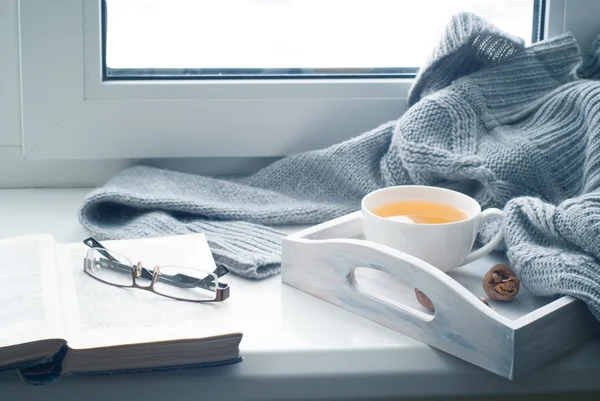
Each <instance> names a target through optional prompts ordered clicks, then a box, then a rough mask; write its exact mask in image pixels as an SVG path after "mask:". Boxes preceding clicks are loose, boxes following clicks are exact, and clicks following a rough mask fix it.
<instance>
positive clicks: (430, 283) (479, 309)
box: [281, 238, 514, 378]
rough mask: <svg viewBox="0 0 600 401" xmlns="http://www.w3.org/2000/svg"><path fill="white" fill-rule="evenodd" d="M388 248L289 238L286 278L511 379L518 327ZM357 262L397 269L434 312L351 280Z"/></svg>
mask: <svg viewBox="0 0 600 401" xmlns="http://www.w3.org/2000/svg"><path fill="white" fill-rule="evenodd" d="M388 249H389V248H387V247H383V248H381V247H378V246H377V244H372V243H369V242H367V241H361V240H350V239H348V240H323V241H310V240H302V239H298V238H294V239H291V240H290V239H285V240H284V242H283V255H282V276H281V277H282V282H283V283H285V284H288V285H290V286H292V287H295V288H297V289H299V290H301V291H303V292H306V293H308V294H311V295H313V296H315V297H317V298H320V299H322V300H324V301H327V302H329V303H331V304H334V305H337V306H339V307H341V308H343V309H346V310H348V311H350V312H353V313H356V314H358V315H360V316H363V317H365V318H367V319H369V320H371V321H374V322H376V323H379V324H382V325H384V326H386V327H388V328H390V329H392V330H395V331H397V332H400V333H402V334H405V335H407V336H409V337H412V338H414V339H416V340H419V341H421V342H424V343H426V344H429V345H431V346H433V347H436V348H438V349H440V350H443V351H445V352H447V353H449V354H451V355H454V356H456V357H459V358H461V359H463V360H465V361H468V362H470V363H473V364H475V365H477V366H480V367H482V368H484V369H487V370H489V371H491V372H494V373H496V374H498V375H501V376H504V377H507V378H512V367H513V351H514V330H513V329H512V328H510V327H508V326H507V325H506V324H504V323H503V322H501V321H499V320H498V319H500V320H501V317H500V316H499V317H498V319H497V318H494V317H493V314H494V313H495V312H493V311H490V310H489V308H488V307H487V306H485V305H484V304H483V303H482V302H481V301H479V300H478V299H477V298H476V297H475V296H474V295H473V294H471V293H470V292H468V291H467V290H464V288H462V287H461V286H460V285H459V284H458V283H456V282H455V281H454V280H453V279H452V278H451V277H449V276H448V275H446V274H443V273H441V272H440V271H439V270H437V269H435V268H433V267H431V266H429V265H426V264H425V262H423V261H420V260H418V259H416V258H412V257H410V256H408V255H405V254H403V253H400V252H394V250H389V251H388ZM425 265H426V266H425ZM356 267H366V268H372V269H377V270H380V271H383V272H386V273H389V274H392V275H394V276H396V277H398V278H399V279H401V280H404V281H405V282H407V283H409V284H411V285H412V286H414V287H417V288H419V289H421V290H422V291H423V292H424V293H426V294H427V296H429V298H430V299H431V300H432V301H433V303H434V304H435V308H436V310H435V314H434V316H433V317H431V316H427V315H426V314H419V313H411V312H410V311H407V310H404V309H402V308H398V307H395V306H392V305H390V304H389V303H386V302H382V301H381V300H379V299H377V298H374V297H372V296H370V295H368V294H365V293H363V292H361V291H359V290H358V289H357V288H356V287H355V286H353V285H352V282H351V280H352V277H353V270H354V268H356Z"/></svg>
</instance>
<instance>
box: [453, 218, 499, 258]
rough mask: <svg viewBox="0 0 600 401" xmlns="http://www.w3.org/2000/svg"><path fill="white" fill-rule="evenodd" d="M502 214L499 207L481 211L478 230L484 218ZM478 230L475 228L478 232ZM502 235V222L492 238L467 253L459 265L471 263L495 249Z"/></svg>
mask: <svg viewBox="0 0 600 401" xmlns="http://www.w3.org/2000/svg"><path fill="white" fill-rule="evenodd" d="M503 216H504V213H503V212H502V210H500V209H496V208H490V209H486V210H484V211H483V212H481V214H480V215H479V218H480V220H479V230H480V229H481V227H483V224H484V223H485V221H486V220H488V219H490V218H492V217H500V218H502V217H503ZM479 230H477V231H478V232H479ZM503 237H504V228H503V226H502V224H500V230H498V232H497V233H496V235H494V238H492V239H491V240H490V242H488V243H487V244H485V245H484V246H482V247H481V248H479V249H478V250H476V251H473V252H471V253H470V254H468V255H467V257H466V258H465V260H463V262H462V263H461V264H460V265H459V266H463V265H466V264H468V263H471V262H473V261H475V260H477V259H479V258H481V257H483V256H485V255H487V254H489V253H490V252H492V251H493V250H494V249H496V247H498V245H500V243H501V242H502V238H503Z"/></svg>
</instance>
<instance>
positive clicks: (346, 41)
mask: <svg viewBox="0 0 600 401" xmlns="http://www.w3.org/2000/svg"><path fill="white" fill-rule="evenodd" d="M104 6H105V7H104V10H103V11H104V12H103V18H104V24H105V27H106V31H105V32H104V40H105V47H106V56H105V60H104V63H105V64H104V65H105V75H104V79H136V78H145V79H148V78H165V77H169V78H176V79H197V78H212V79H215V78H220V79H223V78H224V79H231V78H244V77H253V78H274V77H280V78H292V77H293V78H298V77H302V78H305V77H307V76H308V77H311V78H315V77H326V78H331V77H371V76H374V77H381V76H391V77H397V76H401V77H404V76H410V75H414V73H415V72H416V70H417V68H418V66H419V65H421V64H422V62H423V60H425V59H426V57H427V56H428V55H429V52H430V51H431V49H432V48H433V46H435V44H436V43H437V41H438V40H439V37H440V34H441V32H442V29H443V28H444V26H445V25H446V24H447V22H448V19H449V18H450V16H452V15H453V14H455V13H458V12H460V11H471V12H474V13H476V14H479V15H481V16H483V17H484V18H486V19H487V20H488V21H490V22H491V23H493V24H496V25H497V26H499V27H501V28H502V29H505V30H507V31H509V32H511V33H513V34H515V35H517V36H519V37H522V38H525V39H526V40H527V42H528V43H531V41H532V40H533V41H535V40H538V39H539V33H540V31H541V30H540V24H541V22H542V21H541V15H542V13H541V7H542V6H543V2H541V1H540V0H500V1H498V0H497V1H493V2H491V1H488V2H484V1H481V0H453V1H449V0H443V1H440V0H419V1H412V0H409V1H406V0H405V1H402V0H219V1H198V0H169V1H165V0H105V4H104ZM532 21H533V23H532Z"/></svg>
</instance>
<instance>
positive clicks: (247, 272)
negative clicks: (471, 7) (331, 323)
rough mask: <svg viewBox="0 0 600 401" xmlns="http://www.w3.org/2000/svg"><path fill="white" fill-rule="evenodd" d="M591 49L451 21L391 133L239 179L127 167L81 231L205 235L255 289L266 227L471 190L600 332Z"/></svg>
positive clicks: (539, 278) (527, 259) (387, 127)
mask: <svg viewBox="0 0 600 401" xmlns="http://www.w3.org/2000/svg"><path fill="white" fill-rule="evenodd" d="M598 43H599V42H598V41H597V42H596V43H595V45H594V48H593V49H592V51H591V52H590V54H589V55H588V57H587V58H586V59H584V58H583V57H582V56H581V54H580V49H579V47H578V44H577V43H576V40H575V39H574V37H573V36H572V35H571V34H564V35H561V36H559V37H556V38H552V39H549V40H546V41H543V42H539V43H535V44H533V45H531V46H529V47H526V46H525V45H524V43H523V41H522V40H521V39H519V38H515V37H513V36H511V35H509V34H507V33H506V32H502V31H501V30H499V29H497V28H496V27H494V26H492V25H491V24H488V23H487V22H486V21H484V20H482V19H480V18H479V17H477V16H476V15H473V14H469V13H462V14H459V15H456V16H455V17H453V18H452V19H451V21H450V23H449V24H448V26H447V27H446V30H445V32H444V34H443V35H442V37H441V40H440V42H439V44H438V46H436V47H435V48H434V50H433V52H432V54H431V57H430V58H429V60H427V62H426V63H425V64H424V65H423V67H422V68H421V69H420V71H419V74H418V76H417V78H416V80H415V83H414V85H413V86H412V88H411V91H410V94H409V99H408V101H409V106H410V107H409V109H408V111H407V112H406V113H404V114H403V115H402V116H400V117H399V118H398V119H397V120H394V121H389V122H386V123H384V124H382V125H381V126H379V127H375V128H374V129H373V130H371V131H370V132H366V133H364V134H362V135H359V136H357V137H354V138H352V139H350V140H348V141H345V142H343V143H339V144H336V145H334V146H331V147H329V148H326V149H321V150H316V151H311V152H306V153H302V154H297V155H292V156H288V157H286V158H283V159H281V160H279V161H277V162H275V163H273V164H271V165H269V166H267V167H265V168H264V169H262V170H260V171H259V172H257V173H255V174H253V175H250V176H247V177H243V178H236V179H219V178H210V177H202V176H197V175H192V174H186V173H180V172H174V171H168V170H163V169H156V168H151V167H147V166H135V167H132V168H129V169H126V170H124V171H122V172H121V173H119V174H117V175H116V176H115V177H114V178H112V179H111V180H110V181H109V182H108V183H106V184H105V185H104V186H103V187H101V188H98V189H96V190H94V191H93V192H92V193H90V194H89V196H88V197H87V198H86V199H85V201H84V202H83V204H82V205H81V208H80V210H79V218H80V221H81V223H82V224H83V225H84V226H85V227H86V228H87V230H89V231H90V233H91V234H93V235H95V236H97V237H99V238H101V239H119V238H132V237H134V238H138V237H147V236H158V235H172V234H185V233H190V232H204V233H205V234H206V236H207V239H208V241H209V245H210V247H211V249H212V252H213V254H214V257H215V261H216V262H217V263H218V264H222V265H225V266H227V267H228V268H229V269H230V270H231V271H232V272H233V273H237V274H239V275H242V276H246V277H251V278H263V277H267V276H270V275H272V274H275V273H277V272H279V268H280V257H281V239H282V236H283V235H282V234H281V233H280V232H278V231H277V230H275V229H273V228H270V227H276V226H278V225H284V224H316V223H320V222H323V221H326V220H329V219H332V218H335V217H338V216H341V215H343V214H346V213H350V212H353V211H356V210H359V209H360V200H361V199H362V197H363V196H364V195H366V194H367V193H369V192H370V191H373V190H376V189H378V188H382V187H386V186H392V185H403V184H420V185H448V184H456V183H470V184H471V187H472V188H473V191H472V192H471V193H470V195H472V196H473V197H474V198H475V199H477V200H478V201H479V202H480V203H481V204H482V207H484V208H487V207H498V208H503V209H504V211H505V218H504V219H503V221H502V222H501V224H503V225H504V228H505V233H506V235H505V241H504V246H505V248H504V249H505V250H506V253H507V256H508V258H509V260H510V263H511V267H513V269H514V270H515V272H516V273H517V274H518V276H519V277H520V279H521V281H522V284H523V285H524V286H525V287H527V288H528V289H529V290H530V291H532V292H534V293H536V294H539V295H572V296H574V297H576V298H579V299H581V300H583V301H584V302H586V303H587V304H588V305H589V307H590V310H591V311H592V312H593V313H594V314H595V316H596V317H597V318H599V319H600V192H597V190H598V187H599V185H600V152H599V146H600V141H599V138H598V136H599V135H600V82H598V81H597V80H596V78H597V77H598V76H600V58H599V55H600V46H599V45H598ZM257 134H259V133H257ZM497 229H498V226H497V224H496V225H494V224H491V225H489V226H488V227H486V229H485V230H484V232H483V233H482V234H481V236H480V240H481V241H486V240H487V238H489V236H491V235H493V233H494V232H495V231H496V230H497Z"/></svg>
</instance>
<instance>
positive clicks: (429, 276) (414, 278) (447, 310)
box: [295, 238, 505, 326]
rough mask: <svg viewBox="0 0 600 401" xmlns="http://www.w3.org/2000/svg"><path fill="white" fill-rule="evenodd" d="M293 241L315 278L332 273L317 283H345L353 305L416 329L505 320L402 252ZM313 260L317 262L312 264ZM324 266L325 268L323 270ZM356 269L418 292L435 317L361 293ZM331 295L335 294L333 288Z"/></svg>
mask: <svg viewBox="0 0 600 401" xmlns="http://www.w3.org/2000/svg"><path fill="white" fill-rule="evenodd" d="M295 241H299V242H305V245H306V248H305V249H304V252H310V253H312V254H313V255H314V256H313V265H314V266H315V274H325V273H322V272H324V271H329V272H330V273H331V276H330V277H321V278H320V279H319V280H330V281H331V282H339V281H341V280H343V281H345V283H340V284H342V286H343V285H344V284H345V286H346V289H347V290H350V291H351V294H346V295H343V296H347V295H351V296H352V297H353V298H355V303H356V304H360V305H362V306H363V307H366V308H377V309H382V308H383V309H386V310H387V311H388V313H393V314H403V315H404V317H405V318H407V319H410V320H411V321H412V322H413V323H414V324H417V325H419V326H422V325H424V324H428V323H430V322H432V321H435V320H447V319H449V318H450V317H455V316H456V315H461V316H471V317H472V316H473V314H480V313H483V314H484V315H487V316H488V317H491V318H493V319H495V320H502V321H504V320H505V318H503V317H502V316H501V315H498V314H497V313H492V311H491V310H490V309H489V308H488V307H487V306H485V305H484V304H483V303H482V302H481V301H480V300H479V299H477V297H476V296H475V295H473V294H472V293H471V292H470V291H469V290H467V289H466V288H465V287H463V286H462V285H461V284H460V283H458V282H457V281H456V280H454V279H453V278H452V277H450V276H449V275H447V274H446V273H444V272H442V271H441V270H439V269H437V268H435V267H433V266H432V265H430V264H428V263H427V262H425V261H423V260H421V259H418V258H416V257H413V256H411V255H408V254H406V253H404V252H400V251H398V250H395V249H393V248H390V247H388V246H385V245H381V244H378V243H374V242H370V241H366V240H362V239H349V238H344V239H325V240H307V239H302V240H300V239H296V240H295ZM315 258H316V259H317V260H319V261H320V262H319V263H314V262H315ZM324 264H325V265H326V266H323V265H324ZM357 267H364V268H371V269H376V270H379V271H382V272H385V273H388V274H391V275H393V276H395V277H397V278H399V279H401V280H403V281H405V282H406V283H408V284H409V285H411V286H413V287H414V288H418V289H419V290H420V291H422V292H423V293H424V294H426V295H427V296H428V297H429V299H430V300H431V301H432V302H433V304H434V307H435V313H434V316H433V317H432V316H431V315H428V314H426V313H424V312H420V311H418V310H416V309H414V308H412V307H406V308H402V307H397V306H394V305H391V304H390V303H388V302H385V301H383V300H381V299H379V298H378V297H375V296H372V295H370V294H368V293H366V292H364V291H362V290H361V289H360V288H359V287H357V286H356V285H355V283H354V282H353V274H354V273H353V272H354V269H355V268H357ZM342 275H343V277H342ZM332 291H334V292H335V291H336V290H335V288H334V289H332ZM339 295H340V294H338V296H339ZM332 296H335V295H332Z"/></svg>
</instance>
